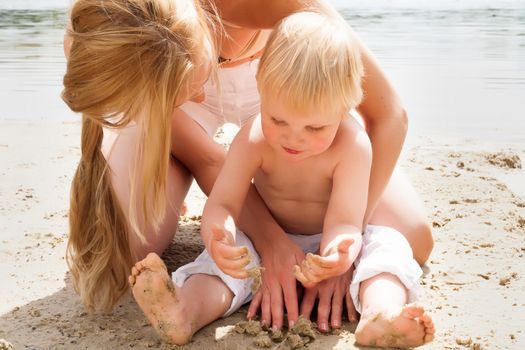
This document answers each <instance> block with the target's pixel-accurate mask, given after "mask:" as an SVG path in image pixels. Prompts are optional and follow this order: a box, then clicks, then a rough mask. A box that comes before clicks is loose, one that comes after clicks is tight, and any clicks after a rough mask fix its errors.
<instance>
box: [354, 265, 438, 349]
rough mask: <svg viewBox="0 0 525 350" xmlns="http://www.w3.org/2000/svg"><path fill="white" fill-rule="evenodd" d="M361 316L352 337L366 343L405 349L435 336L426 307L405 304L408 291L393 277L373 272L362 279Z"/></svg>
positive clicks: (360, 342)
mask: <svg viewBox="0 0 525 350" xmlns="http://www.w3.org/2000/svg"><path fill="white" fill-rule="evenodd" d="M359 299H360V301H361V307H362V310H361V319H360V320H359V324H358V325H357V329H356V332H355V337H356V341H357V343H359V344H361V345H367V346H377V347H396V348H408V347H415V346H419V345H422V344H424V343H427V342H429V341H431V340H432V339H433V338H434V332H435V329H434V323H433V321H432V319H431V317H430V316H429V315H428V314H427V313H425V309H424V308H423V307H421V306H418V305H416V304H407V301H408V292H407V290H406V288H405V286H404V285H403V283H401V281H400V280H399V278H397V277H396V276H394V275H392V274H389V273H382V274H379V275H376V276H374V277H372V278H370V279H368V280H366V281H363V282H361V287H360V291H359Z"/></svg>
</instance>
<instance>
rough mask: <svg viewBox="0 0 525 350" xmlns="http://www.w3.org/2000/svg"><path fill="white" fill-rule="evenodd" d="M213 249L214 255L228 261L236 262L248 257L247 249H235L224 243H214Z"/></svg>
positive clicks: (244, 247) (243, 247)
mask: <svg viewBox="0 0 525 350" xmlns="http://www.w3.org/2000/svg"><path fill="white" fill-rule="evenodd" d="M215 249H216V250H215V251H216V253H218V254H219V255H220V256H222V257H223V258H225V259H229V260H238V259H243V258H244V257H246V256H249V254H248V247H246V246H241V247H235V246H231V245H229V244H227V243H225V242H216V243H215Z"/></svg>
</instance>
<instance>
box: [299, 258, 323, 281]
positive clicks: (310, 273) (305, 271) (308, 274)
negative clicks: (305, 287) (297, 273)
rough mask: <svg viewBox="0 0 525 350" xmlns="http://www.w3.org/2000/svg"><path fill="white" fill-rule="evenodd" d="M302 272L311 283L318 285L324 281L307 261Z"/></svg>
mask: <svg viewBox="0 0 525 350" xmlns="http://www.w3.org/2000/svg"><path fill="white" fill-rule="evenodd" d="M301 271H302V273H303V275H304V276H305V277H306V279H307V280H308V281H309V282H312V283H317V282H319V281H321V279H322V276H319V275H317V274H315V273H314V271H313V270H312V268H311V267H310V264H309V263H308V260H306V259H305V260H303V263H302V269H301Z"/></svg>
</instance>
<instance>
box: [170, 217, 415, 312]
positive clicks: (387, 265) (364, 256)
mask: <svg viewBox="0 0 525 350" xmlns="http://www.w3.org/2000/svg"><path fill="white" fill-rule="evenodd" d="M288 237H289V238H290V239H291V240H292V241H293V242H294V243H295V244H297V245H298V246H299V247H301V249H303V251H304V252H305V253H315V252H317V251H318V250H319V245H320V243H321V234H317V235H291V234H288ZM236 245H237V246H247V247H248V250H249V251H250V254H251V255H252V256H253V257H254V259H253V260H252V262H251V263H250V264H249V265H248V267H247V268H252V267H254V266H256V265H259V262H260V258H259V255H258V254H257V252H256V251H255V249H254V247H253V245H252V243H251V241H250V240H249V239H248V237H246V235H245V234H244V233H242V232H241V231H239V230H237V236H236ZM354 265H355V271H354V275H353V277H352V281H351V283H350V286H349V288H350V295H351V297H352V301H353V302H354V306H355V308H356V310H357V312H359V313H360V312H361V303H360V301H359V285H360V283H361V282H363V281H365V280H367V279H369V278H372V277H374V276H376V275H379V274H381V273H391V274H392V275H395V276H397V277H398V278H399V280H400V281H401V282H402V283H403V284H404V285H405V287H406V289H407V290H408V298H409V302H413V301H415V300H417V297H418V295H419V288H420V287H419V278H420V277H421V274H422V270H421V268H420V267H419V264H418V263H417V262H416V261H415V260H414V259H413V257H412V249H411V248H410V245H409V244H408V241H407V240H406V239H405V237H404V236H403V235H402V234H401V233H399V232H398V231H396V230H394V229H392V228H389V227H384V226H375V225H369V226H368V227H367V228H366V230H365V233H364V234H363V244H362V249H361V253H360V255H359V257H358V258H357V259H356V261H355V263H354ZM199 273H200V274H207V275H212V276H217V277H219V278H220V279H221V280H222V281H223V282H224V284H226V285H227V286H228V288H230V290H231V291H232V293H233V295H234V297H233V300H232V303H231V305H230V308H229V309H228V311H226V313H225V314H224V315H223V317H225V316H228V315H230V314H232V313H233V312H235V311H237V310H238V309H239V308H240V307H241V306H242V305H243V304H245V303H247V302H248V301H250V300H251V299H252V292H251V289H250V286H251V284H252V282H253V281H252V279H251V278H247V279H237V278H233V277H231V276H229V275H227V274H225V273H223V272H222V271H221V270H220V269H219V268H218V267H217V265H216V264H215V262H214V261H213V259H212V258H211V256H210V255H209V254H208V252H207V251H206V250H204V252H202V254H201V255H199V256H198V257H197V259H195V261H194V262H192V263H189V264H187V265H184V266H182V267H180V268H179V269H177V271H175V272H174V273H173V275H172V278H173V280H174V281H175V283H176V284H177V286H179V287H181V286H182V285H183V284H184V282H185V281H186V279H188V278H189V277H190V276H192V275H194V274H199Z"/></svg>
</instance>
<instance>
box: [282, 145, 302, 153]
mask: <svg viewBox="0 0 525 350" xmlns="http://www.w3.org/2000/svg"><path fill="white" fill-rule="evenodd" d="M283 149H284V150H285V151H286V152H287V153H290V154H299V153H301V152H302V151H298V150H295V149H292V148H287V147H284V146H283Z"/></svg>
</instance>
